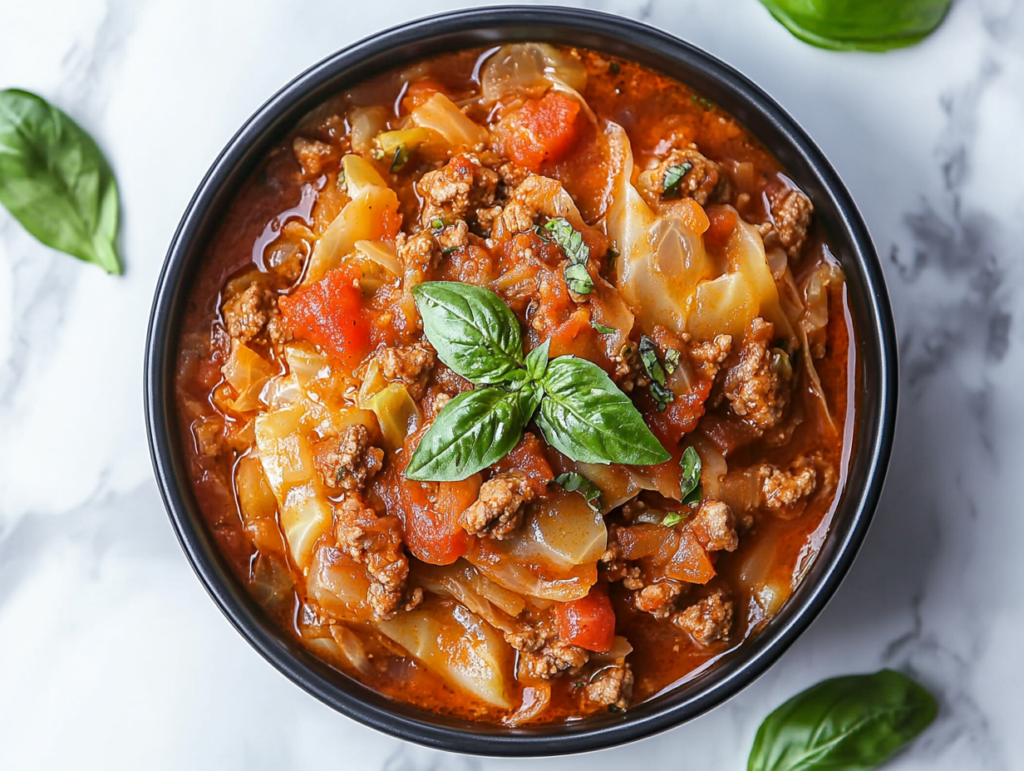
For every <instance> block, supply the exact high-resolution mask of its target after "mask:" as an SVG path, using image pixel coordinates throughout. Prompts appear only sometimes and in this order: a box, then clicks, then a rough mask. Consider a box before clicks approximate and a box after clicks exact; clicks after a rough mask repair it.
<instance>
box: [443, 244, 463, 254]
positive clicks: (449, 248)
mask: <svg viewBox="0 0 1024 771" xmlns="http://www.w3.org/2000/svg"><path fill="white" fill-rule="evenodd" d="M458 248H459V247H457V246H446V247H445V248H444V249H442V250H441V254H443V255H449V254H451V253H452V252H454V251H455V250H456V249H458Z"/></svg>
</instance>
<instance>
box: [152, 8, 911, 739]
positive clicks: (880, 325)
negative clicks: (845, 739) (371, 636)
mask: <svg viewBox="0 0 1024 771" xmlns="http://www.w3.org/2000/svg"><path fill="white" fill-rule="evenodd" d="M526 40H537V41H546V42H551V43H559V44H567V45H573V46H581V47H586V48H591V49H594V50H598V51H603V52H606V53H608V54H613V55H617V56H621V57H623V58H626V59H632V60H634V61H637V62H639V63H641V64H644V65H646V66H648V67H651V68H653V69H655V70H660V71H661V72H664V73H666V74H668V75H669V76H671V77H674V78H676V79H678V80H680V81H682V82H683V83H685V84H687V85H689V86H692V87H693V88H694V89H696V90H697V91H698V92H700V93H702V94H704V95H705V96H707V97H708V98H710V99H711V100H713V101H714V102H716V103H717V104H719V105H720V106H721V107H722V108H723V109H725V110H726V111H728V112H729V113H731V114H732V115H733V116H735V117H736V118H737V119H739V120H740V121H742V122H743V123H744V124H745V125H746V126H747V127H748V128H749V129H750V130H751V131H752V132H753V133H754V134H755V135H756V136H757V137H758V138H760V140H761V141H762V142H763V143H764V144H765V146H767V147H768V149H769V150H770V151H771V152H773V153H774V154H775V156H776V157H777V158H778V159H779V161H781V162H782V164H783V165H784V166H785V167H786V169H787V171H788V173H789V174H790V176H791V177H792V178H793V179H794V180H795V181H796V183H797V184H798V185H799V186H800V187H801V188H802V189H803V190H804V191H806V192H807V194H808V195H809V196H810V197H811V199H812V201H813V202H814V206H815V209H816V211H817V216H818V217H819V219H820V221H821V222H822V223H823V225H824V227H825V231H826V233H827V235H828V238H829V240H830V243H831V245H832V247H833V250H834V252H835V253H836V255H837V256H838V258H839V260H840V262H841V263H842V266H843V269H844V271H845V272H846V277H847V286H848V293H849V302H850V306H851V309H852V313H853V318H854V324H855V327H856V339H857V357H858V365H859V371H858V373H857V376H858V388H857V404H856V430H855V437H856V439H855V443H854V449H853V453H852V458H851V461H850V463H851V466H850V470H849V482H848V484H847V485H846V488H845V490H844V492H843V495H842V499H841V501H840V502H839V505H838V508H837V510H836V513H835V516H834V519H833V522H832V526H831V531H830V533H829V535H828V537H827V538H826V540H825V543H824V546H823V548H822V550H821V552H820V553H819V554H818V557H817V559H816V560H815V562H814V564H813V566H812V567H811V569H810V571H809V572H808V573H807V575H806V576H805V577H804V579H803V581H802V582H801V584H800V586H799V587H798V588H797V589H796V591H795V592H794V593H793V595H792V597H791V598H790V600H789V601H788V602H787V603H786V605H785V607H784V608H783V609H782V611H781V612H780V613H779V614H778V615H777V616H776V617H775V618H774V619H772V620H771V622H769V623H768V624H767V625H766V627H765V628H764V629H763V630H762V631H761V632H760V634H758V635H757V636H755V637H753V638H752V639H750V640H748V641H747V642H745V643H744V644H743V645H742V646H740V647H739V649H738V650H736V651H734V652H732V653H730V654H728V655H727V656H725V657H724V658H723V659H722V660H721V661H719V663H718V664H717V665H716V666H714V667H712V668H710V669H709V670H707V671H706V672H704V673H702V674H701V675H699V676H697V677H695V678H694V679H692V680H690V681H689V682H687V683H685V684H684V685H682V686H680V687H677V688H674V689H672V690H670V691H668V692H665V693H662V694H661V695H659V696H657V697H655V698H653V699H651V700H650V701H647V702H645V703H643V704H640V705H638V706H636V707H633V708H631V709H630V710H629V711H627V712H625V713H622V714H609V715H607V716H602V717H594V718H591V719H588V720H583V721H577V722H573V723H571V724H567V725H553V726H542V727H535V728H518V729H513V728H505V727H501V726H489V725H481V724H475V723H469V722H466V721H462V720H456V719H452V718H447V717H441V716H438V715H433V714H430V713H427V712H423V711H421V710H418V709H416V708H414V707H411V706H409V705H406V704H402V703H399V702H395V701H392V700H390V699H388V698H386V697H384V696H381V695H380V694H378V693H375V692H374V691H372V690H370V689H368V688H366V687H364V686H362V685H360V684H359V683H357V682H355V681H353V680H351V679H350V678H347V677H346V676H344V675H343V674H340V673H339V672H337V671H335V670H334V669H332V668H330V667H328V666H327V665H326V664H324V663H323V662H321V661H319V660H317V659H316V658H314V657H313V656H311V655H310V654H309V653H308V652H306V651H305V650H304V649H303V648H302V647H301V646H299V645H298V644H297V643H296V642H295V641H294V640H292V639H291V638H290V637H289V636H288V635H287V634H285V633H284V632H282V631H281V630H280V629H278V628H277V627H275V626H274V625H273V624H271V623H270V622H269V621H268V620H267V619H266V618H265V617H264V615H263V613H262V611H261V610H260V608H259V607H258V606H257V605H256V603H255V602H254V601H253V600H252V599H251V598H250V597H249V595H248V593H247V592H246V589H245V587H244V586H242V585H241V584H240V583H239V582H238V581H237V580H236V579H235V578H234V577H233V576H232V574H231V572H230V571H229V569H228V567H227V565H226V564H225V562H224V560H223V559H222V558H221V556H220V555H219V553H218V551H217V549H216V547H215V545H214V543H213V540H212V539H211V538H210V535H209V534H208V532H207V531H206V528H205V527H204V525H203V520H202V517H201V516H200V513H199V510H198V507H197V505H196V501H195V499H194V496H193V494H192V491H191V487H190V484H189V480H188V469H187V468H186V464H185V463H184V462H183V457H184V456H183V454H182V451H181V447H180V438H179V433H178V431H177V427H176V412H175V404H174V386H173V383H174V372H175V356H176V349H177V339H176V338H177V333H178V330H179V328H180V320H181V318H182V313H183V310H184V306H185V301H186V296H187V293H188V290H189V287H190V279H191V278H192V277H193V276H194V275H195V273H196V268H197V265H198V263H199V262H200V260H202V259H203V253H204V249H205V246H206V244H207V243H208V242H209V240H210V237H211V234H212V233H213V232H214V230H215V229H216V227H217V225H218V222H219V220H220V217H221V215H222V214H223V212H224V211H225V210H226V207H227V206H228V204H229V203H230V201H231V198H232V196H233V195H234V194H235V192H236V191H238V190H239V189H240V187H241V186H242V184H243V182H244V181H245V180H246V178H247V177H248V176H249V175H250V173H252V171H253V170H254V169H255V168H256V167H257V165H258V164H259V163H260V161H261V160H262V159H263V157H264V156H265V154H266V153H267V151H269V150H270V149H271V148H272V147H273V146H274V145H275V144H277V143H278V142H280V141H281V140H282V139H283V138H284V137H285V135H286V134H287V133H288V132H289V131H290V130H291V129H292V128H293V127H294V126H295V125H296V124H297V123H298V121H299V120H300V119H301V118H302V117H303V116H304V115H305V114H306V113H307V112H309V111H310V110H311V109H313V108H314V107H316V106H317V105H318V104H320V103H321V102H323V101H324V100H325V99H327V98H328V97H330V96H332V95H334V94H336V93H338V92H340V91H342V90H343V89H345V88H347V87H350V86H352V85H354V84H356V83H358V82H360V81H363V80H365V79H367V78H370V77H372V76H374V75H376V74H378V73H380V72H382V71H385V70H388V69H391V68H393V67H396V66H400V65H403V64H405V63H409V62H413V61H415V60H418V59H421V58H423V57H427V56H431V55H433V54H437V53H441V52H445V51H451V50H455V49H459V48H469V47H478V46H490V45H496V44H500V43H505V42H514V41H526ZM896 375H897V361H896V341H895V334H894V331H893V322H892V315H891V311H890V308H889V301H888V295H887V293H886V288H885V283H884V279H883V276H882V271H881V268H880V266H879V263H878V257H877V255H876V254H875V250H874V248H873V246H872V244H871V239H870V237H869V236H868V232H867V228H866V227H865V225H864V223H863V221H862V220H861V217H860V214H859V213H858V211H857V208H856V206H855V205H854V203H853V200H852V199H851V198H850V195H849V193H848V192H847V191H846V188H845V187H844V186H843V183H842V182H841V181H840V180H839V177H838V176H837V175H836V172H835V171H834V170H833V169H832V166H831V165H830V164H829V162H828V161H827V160H826V159H825V157H824V156H823V155H822V153H821V151H820V150H818V148H817V147H816V146H815V145H814V143H813V142H812V141H811V140H810V138H809V137H808V136H807V134H805V133H804V131H803V130H802V129H801V128H800V127H799V126H798V125H797V124H796V123H795V122H794V121H793V119H792V118H790V117H789V116H788V115H787V114H786V113H785V112H784V111H783V110H782V109H781V108H780V107H779V106H778V105H777V104H776V103H775V102H774V101H772V99H771V98H770V97H769V96H768V95H767V94H765V93H764V92H763V91H762V90H761V89H760V88H758V87H757V86H755V85H754V84H753V83H751V82H750V81H749V80H747V79H746V78H745V77H743V76H742V75H740V74H739V73H738V72H736V71H735V70H733V69H732V68H730V67H728V66H727V65H725V64H723V63H722V62H720V61H718V60H717V59H715V58H714V57H712V56H710V55H708V54H706V53H704V52H703V51H701V50H699V49H697V48H695V47H693V46H691V45H689V44H688V43H684V42H682V41H681V40H678V39H676V38H674V37H672V36H671V35H668V34H665V33H664V32H661V31H659V30H657V29H654V28H652V27H649V26H646V25H644V24H640V23H638V22H635V21H631V20H629V19H624V18H620V17H617V16H610V15H606V14H602V13H595V12H591V11H581V10H569V9H562V8H538V7H519V8H517V7H502V8H486V9H476V10H466V11H457V12H454V13H448V14H443V15H440V16H434V17H431V18H428V19H423V20H420V21H415V22H411V23H407V24H403V25H402V26H401V27H397V28H395V29H392V30H389V31H387V32H382V33H380V34H378V35H375V36H373V37H372V38H369V39H367V40H363V41H362V42H359V43H356V44H354V45H352V46H350V47H348V48H346V49H345V50H343V51H340V52H339V53H336V54H334V55H333V56H330V57H328V58H327V59H325V60H324V61H322V62H320V63H319V64H317V65H316V66H314V67H312V68H311V69H309V70H307V71H306V72H304V73H303V74H302V75H300V76H299V77H297V78H296V79H295V80H293V81H292V82H291V83H289V84H288V85H286V86H285V87H284V88H282V89H281V90H280V91H279V92H278V93H277V94H275V95H274V96H273V97H272V98H271V99H270V100H269V101H268V102H267V103H266V104H265V105H263V107H261V108H260V109H259V110H258V111H257V112H256V114H255V115H253V116H252V118H250V119H249V121H248V122H247V123H246V124H245V125H244V126H243V127H242V128H241V130H240V131H239V132H238V133H237V134H236V135H235V136H234V138H232V140H231V141H230V142H229V143H228V145H227V147H226V148H225V149H224V151H223V152H222V153H221V154H220V157H218V158H217V160H216V161H215V162H214V164H213V166H212V167H211V168H210V170H209V172H208V173H207V174H206V177H205V178H204V179H203V181H202V183H201V184H200V185H199V189H198V190H197V191H196V194H195V196H194V197H193V198H192V201H191V203H190V204H189V206H188V209H187V210H186V211H185V215H184V216H183V217H182V220H181V224H180V225H179V226H178V231H177V233H175V235H174V240H173V241H172V242H171V246H170V249H169V251H168V253H167V260H166V262H165V264H164V268H163V272H162V274H161V276H160V281H159V284H158V285H157V290H156V297H155V299H154V303H153V312H152V317H151V319H150V327H149V335H148V341H147V351H146V373H145V396H146V418H147V424H148V430H149V441H150V448H151V451H152V455H153V465H154V467H155V470H156V475H157V480H158V482H159V485H160V491H161V493H162V495H163V499H164V503H165V505H166V506H167V510H168V513H169V514H170V517H171V521H172V523H173V525H174V528H175V531H176V532H177V534H178V538H179V540H180V542H181V546H182V548H183V549H184V550H185V553H186V554H187V555H188V558H189V561H190V562H191V563H192V567H193V568H194V569H195V571H196V573H198V575H199V578H200V579H201V580H202V582H203V584H204V585H205V586H206V589H207V590H208V591H209V592H210V595H211V596H212V597H213V599H214V600H215V601H216V602H217V604H218V605H219V606H220V609H221V610H222V611H223V612H224V614H225V615H226V616H227V617H228V619H229V620H230V621H231V623H232V624H234V626H235V628H236V629H238V631H239V632H240V633H241V634H242V635H243V636H244V637H245V638H246V639H247V640H248V641H249V642H250V643H251V644H252V645H253V646H254V647H255V648H256V650H258V651H259V652H260V653H261V654H262V655H263V656H264V657H265V658H266V659H267V660H268V661H270V662H271V663H272V664H273V665H274V666H275V667H277V668H278V669H279V670H280V671H281V672H283V673H284V674H285V675H286V676H287V677H289V678H290V679H291V680H292V681H294V682H295V683H297V684H298V685H299V686H301V687H302V688H304V689H305V690H306V691H308V692H309V693H311V694H313V695H314V696H316V697H317V698H318V699H320V700H321V701H323V702H324V703H326V704H329V705H330V706H332V707H333V708H335V709H336V710H338V711H339V712H341V713H342V714H344V715H347V716H348V717H351V718H354V719H356V720H358V721H360V722H362V723H364V724H366V725H368V726H371V727H373V728H376V729H378V730H381V731H384V732H385V733H389V734H391V735H393V736H397V737H399V738H402V739H408V740H410V741H414V742H419V743H421V744H425V745H428V746H431V747H436V748H440V749H446V750H453V751H457V752H467V753H475V754H482V755H501V756H537V755H556V754H562V753H570V752H581V751H586V750H595V749H599V748H602V747H609V746H612V745H616V744H622V743H624V742H628V741H632V740H635V739H640V738H642V737H645V736H650V735H651V734H654V733H656V732H658V731H663V730H665V729H667V728H671V727H672V726H676V725H679V724H680V723H683V722H686V721H687V720H690V719H692V718H694V717H696V716H698V715H700V714H702V713H704V712H706V711H708V710H709V709H711V708H713V707H716V706H718V705H719V704H721V703H723V702H724V701H726V700H727V699H728V698H730V697H731V696H733V695H735V694H736V693H738V692H739V691H740V690H741V689H742V688H744V687H746V686H747V685H749V684H750V683H752V682H753V681H754V680H755V679H756V678H757V677H758V676H759V675H761V674H762V673H763V672H764V671H765V670H766V669H767V668H768V667H769V666H771V665H772V664H773V663H774V662H775V661H776V660H777V659H778V658H779V656H781V655H782V653H783V652H784V651H785V650H786V648H788V647H789V646H790V645H791V644H792V643H793V641H794V640H796V638H797V637H798V636H799V635H800V634H801V633H802V632H803V631H804V630H805V629H806V628H807V627H808V625H809V624H810V623H811V621H812V620H813V619H814V618H815V616H817V615H818V613H819V612H821V610H822V608H824V606H825V604H826V603H827V602H828V600H829V598H830V597H831V596H832V594H833V593H834V592H835V591H836V588H837V587H838V586H839V583H840V582H841V581H842V579H843V576H844V575H845V574H846V572H847V570H849V568H850V565H851V563H852V562H853V560H854V557H855V556H856V553H857V550H858V549H859V547H860V544H861V542H862V541H863V540H864V536H865V534H866V532H867V529H868V525H869V523H870V520H871V516H872V514H873V513H874V509H875V505H876V504H877V501H878V497H879V495H880V493H881V490H882V483H883V480H884V477H885V471H886V467H887V465H888V462H889V454H890V450H891V446H892V437H893V427H894V423H895V417H896V384H897V377H896Z"/></svg>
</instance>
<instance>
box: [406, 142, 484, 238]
mask: <svg viewBox="0 0 1024 771" xmlns="http://www.w3.org/2000/svg"><path fill="white" fill-rule="evenodd" d="M498 179H499V177H498V174H497V173H495V172H494V171H491V169H488V168H485V167H484V166H482V165H481V164H480V161H479V159H477V158H476V157H474V156H472V155H456V156H455V157H454V158H452V159H451V161H449V162H448V164H447V165H446V166H444V167H443V168H440V169H438V170H437V171H430V172H427V173H426V174H424V175H423V177H422V178H421V179H420V181H419V182H417V183H416V190H417V191H418V192H419V194H420V195H421V196H422V197H423V209H422V210H421V212H420V223H421V225H422V226H423V227H425V228H429V227H431V226H432V223H433V222H434V220H436V219H441V220H443V221H445V222H446V223H448V224H451V223H452V222H454V221H455V220H460V219H465V218H466V217H467V215H469V214H470V212H471V211H475V210H476V209H479V208H481V207H486V206H490V205H491V204H492V203H494V189H495V188H496V187H497V185H498Z"/></svg>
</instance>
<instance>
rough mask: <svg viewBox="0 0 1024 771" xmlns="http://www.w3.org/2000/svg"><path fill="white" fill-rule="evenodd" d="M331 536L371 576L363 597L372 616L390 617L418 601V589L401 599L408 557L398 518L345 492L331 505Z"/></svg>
mask: <svg viewBox="0 0 1024 771" xmlns="http://www.w3.org/2000/svg"><path fill="white" fill-rule="evenodd" d="M334 537H335V538H336V539H337V542H338V548H340V549H342V550H343V551H345V552H347V553H348V555H349V556H350V557H352V559H353V560H355V561H356V562H358V563H360V564H362V565H365V566H366V572H367V573H368V574H369V576H370V578H371V579H372V581H371V583H370V589H369V591H368V592H367V600H368V602H369V603H370V608H371V609H372V611H373V615H374V618H377V619H386V618H390V617H391V616H392V615H393V614H394V613H395V611H396V610H398V608H400V607H410V606H414V605H415V604H418V601H419V599H420V598H422V592H413V593H411V594H410V595H409V597H408V598H406V599H405V600H404V601H403V593H404V590H405V584H406V580H407V579H408V577H409V559H408V557H406V556H405V551H404V549H403V546H402V525H401V523H400V522H399V521H398V517H390V516H383V517H381V516H378V515H377V513H376V512H375V511H374V510H373V509H372V508H370V507H369V506H368V505H367V504H366V502H365V501H364V500H363V499H362V497H360V496H359V495H358V494H356V493H348V494H346V495H345V497H344V498H343V499H342V500H341V502H340V503H339V504H337V505H336V506H335V508H334Z"/></svg>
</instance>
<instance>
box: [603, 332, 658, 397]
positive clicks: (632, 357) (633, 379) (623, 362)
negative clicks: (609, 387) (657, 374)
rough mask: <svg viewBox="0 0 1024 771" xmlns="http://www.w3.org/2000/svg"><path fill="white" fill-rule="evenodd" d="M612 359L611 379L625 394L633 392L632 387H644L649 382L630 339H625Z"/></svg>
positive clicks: (637, 352)
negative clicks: (613, 367)
mask: <svg viewBox="0 0 1024 771" xmlns="http://www.w3.org/2000/svg"><path fill="white" fill-rule="evenodd" d="M613 361H614V363H615V370H614V371H613V372H612V380H613V381H614V382H615V385H617V386H618V387H619V388H620V389H622V390H623V391H625V392H626V393H627V394H629V393H633V389H634V388H645V387H646V386H649V385H650V384H651V380H650V378H649V377H647V373H646V372H645V371H644V365H643V362H641V361H640V353H639V351H637V348H636V345H635V344H634V343H633V341H632V340H626V341H625V342H624V343H623V344H622V347H621V348H620V349H619V352H618V354H617V355H616V356H615V357H614V359H613Z"/></svg>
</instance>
